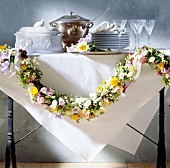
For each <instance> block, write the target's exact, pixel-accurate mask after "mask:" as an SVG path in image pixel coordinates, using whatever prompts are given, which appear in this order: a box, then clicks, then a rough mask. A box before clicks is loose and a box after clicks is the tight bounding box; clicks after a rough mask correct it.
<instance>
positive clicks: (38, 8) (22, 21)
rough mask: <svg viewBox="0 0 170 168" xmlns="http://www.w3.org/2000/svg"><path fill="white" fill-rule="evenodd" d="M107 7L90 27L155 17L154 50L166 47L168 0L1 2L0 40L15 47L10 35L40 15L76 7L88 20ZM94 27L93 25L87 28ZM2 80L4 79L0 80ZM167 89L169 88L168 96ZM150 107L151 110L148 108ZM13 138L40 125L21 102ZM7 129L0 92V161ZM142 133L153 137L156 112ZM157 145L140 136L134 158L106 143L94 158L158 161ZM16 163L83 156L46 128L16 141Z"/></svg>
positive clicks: (169, 141)
mask: <svg viewBox="0 0 170 168" xmlns="http://www.w3.org/2000/svg"><path fill="white" fill-rule="evenodd" d="M108 6H110V7H111V10H110V11H109V12H108V13H107V14H105V15H103V16H101V17H100V18H98V19H97V20H96V21H95V22H94V24H95V25H94V27H95V26H97V25H98V24H99V23H100V22H102V21H105V20H106V21H109V22H112V20H113V19H133V18H145V19H156V20H157V22H156V25H155V28H154V31H153V34H152V36H151V46H152V47H156V48H160V47H161V48H162V47H166V48H169V47H170V38H169V37H170V29H169V27H170V10H169V9H170V1H169V0H164V1H159V0H142V1H141V0H86V1H82V0H48V1H47V0H29V1H28V0H17V1H15V0H0V13H1V14H0V44H4V43H6V44H8V45H11V46H14V43H15V36H14V33H15V32H16V31H18V30H19V28H21V27H23V26H32V25H33V24H34V23H35V22H36V21H38V20H40V19H44V21H45V23H46V25H48V23H49V22H50V21H53V20H55V19H57V18H59V17H61V16H62V15H65V14H67V13H68V11H74V13H75V14H78V15H81V16H83V17H85V18H88V19H93V18H94V17H95V16H97V15H98V14H100V12H102V11H103V10H105V9H106V8H107V7H108ZM126 29H127V31H129V32H130V33H131V46H130V47H131V48H132V47H134V36H133V33H132V31H131V29H130V27H129V24H128V23H127V25H126ZM91 30H93V28H92V29H91ZM146 39H147V36H146V32H145V31H143V32H142V35H141V46H142V45H143V44H146ZM0 82H3V81H0ZM169 93H170V91H168V95H169ZM168 95H167V97H166V111H167V112H166V147H167V148H166V152H167V161H169V162H170V133H169V132H168V128H170V122H169V119H170V114H169V111H170V110H169V106H168V105H169V104H170V97H169V96H168ZM148 111H149V109H148ZM14 125H15V140H18V139H19V138H20V137H22V136H23V135H25V134H26V133H27V132H29V131H31V130H33V129H34V128H35V127H37V126H38V125H39V124H38V123H37V122H36V121H35V120H34V119H33V118H32V117H31V116H30V115H29V113H28V112H26V110H25V109H24V108H23V107H21V106H20V105H19V104H15V124H14ZM6 132H7V97H6V95H5V94H3V93H2V92H0V161H3V160H4V151H5V145H6ZM146 134H147V135H148V136H149V137H151V138H152V139H154V140H155V141H157V139H158V113H156V115H155V117H154V118H153V120H152V122H151V124H150V126H149V127H148V129H147V131H146ZM156 152H157V148H156V146H155V145H154V144H152V143H151V142H149V141H147V140H146V139H143V140H142V143H141V144H140V146H139V148H138V151H137V153H136V155H135V156H133V155H131V154H129V153H127V152H125V151H122V150H120V149H117V148H115V147H112V146H110V145H107V146H106V147H105V148H104V149H103V150H102V151H101V152H100V153H99V154H98V155H97V156H96V157H95V158H94V159H93V162H142V161H156ZM16 155H17V161H21V162H22V161H23V162H34V161H35V162H42V161H44V162H85V160H83V159H82V158H80V157H79V156H77V155H76V154H75V153H73V152H72V151H70V150H69V149H68V148H66V147H65V146H64V145H63V144H62V143H61V142H60V141H58V140H57V139H56V138H55V137H54V136H53V135H51V134H50V133H49V132H48V131H46V130H45V129H44V128H41V129H39V130H38V131H37V132H35V133H34V134H32V135H31V136H30V137H28V138H27V139H25V140H24V141H22V142H21V143H19V144H17V146H16Z"/></svg>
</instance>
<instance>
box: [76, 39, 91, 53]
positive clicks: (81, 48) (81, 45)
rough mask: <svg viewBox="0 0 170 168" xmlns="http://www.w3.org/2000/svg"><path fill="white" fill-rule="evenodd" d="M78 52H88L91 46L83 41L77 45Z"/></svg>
mask: <svg viewBox="0 0 170 168" xmlns="http://www.w3.org/2000/svg"><path fill="white" fill-rule="evenodd" d="M77 48H78V50H79V51H80V52H81V51H87V50H88V49H89V46H88V45H87V42H85V41H83V42H81V43H79V44H78V45H77Z"/></svg>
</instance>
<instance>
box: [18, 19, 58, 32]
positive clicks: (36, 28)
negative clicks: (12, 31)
mask: <svg viewBox="0 0 170 168" xmlns="http://www.w3.org/2000/svg"><path fill="white" fill-rule="evenodd" d="M18 32H21V33H38V34H39V33H42V34H58V33H59V31H58V30H57V29H55V28H51V27H50V28H48V27H45V26H44V21H43V20H40V21H38V22H36V23H35V24H34V25H33V27H21V28H20V29H19V31H18Z"/></svg>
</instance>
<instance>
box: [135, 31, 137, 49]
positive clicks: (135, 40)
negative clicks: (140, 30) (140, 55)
mask: <svg viewBox="0 0 170 168" xmlns="http://www.w3.org/2000/svg"><path fill="white" fill-rule="evenodd" d="M136 49H137V35H136V34H135V50H136Z"/></svg>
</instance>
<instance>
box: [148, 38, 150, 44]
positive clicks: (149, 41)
mask: <svg viewBox="0 0 170 168" xmlns="http://www.w3.org/2000/svg"><path fill="white" fill-rule="evenodd" d="M148 46H150V35H148Z"/></svg>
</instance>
